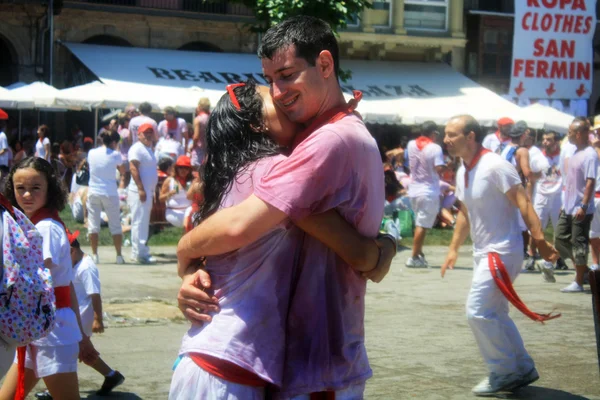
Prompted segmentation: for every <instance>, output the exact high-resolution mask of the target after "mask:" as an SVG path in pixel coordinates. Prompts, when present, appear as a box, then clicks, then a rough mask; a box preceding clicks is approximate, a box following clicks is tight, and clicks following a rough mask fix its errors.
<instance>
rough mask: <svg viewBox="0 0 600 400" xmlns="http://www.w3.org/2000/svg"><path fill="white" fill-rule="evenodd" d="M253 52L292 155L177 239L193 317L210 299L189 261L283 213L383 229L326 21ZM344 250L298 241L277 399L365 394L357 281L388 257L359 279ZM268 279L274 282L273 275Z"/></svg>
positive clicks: (273, 32)
mask: <svg viewBox="0 0 600 400" xmlns="http://www.w3.org/2000/svg"><path fill="white" fill-rule="evenodd" d="M258 53H259V57H260V58H261V62H262V67H263V74H264V76H265V78H266V80H267V82H269V86H270V93H271V96H272V99H273V103H275V105H276V107H277V109H278V110H281V111H282V112H283V113H284V114H285V115H286V117H288V118H289V119H290V120H291V121H293V122H295V123H298V124H299V125H301V127H302V129H301V131H300V132H299V133H298V134H296V135H295V136H294V138H293V141H292V149H293V150H292V152H291V153H290V155H289V157H287V158H285V159H282V160H276V161H274V162H273V165H272V166H270V167H269V168H268V169H267V171H266V173H265V174H264V175H263V176H262V177H261V179H260V181H258V182H256V183H255V184H254V187H253V194H252V195H250V196H249V197H248V198H246V199H245V200H244V201H242V202H241V203H239V204H237V205H235V206H232V207H229V208H227V209H223V210H219V211H218V212H216V213H215V214H214V215H211V216H210V217H208V218H206V219H203V221H202V222H201V223H200V224H199V225H198V226H197V227H196V228H194V229H193V230H192V231H191V232H189V233H188V234H186V235H185V236H184V237H183V238H182V240H181V241H180V242H179V245H178V251H177V255H178V261H179V268H178V270H179V273H180V275H181V276H184V281H183V284H182V287H181V289H180V292H179V297H178V300H179V304H180V308H182V309H183V311H184V314H185V315H186V316H187V317H188V318H191V319H197V320H200V321H206V320H208V319H210V315H207V312H209V311H211V310H213V309H214V307H215V306H216V304H215V298H214V296H211V295H210V294H209V293H206V292H205V291H203V290H201V289H205V290H206V289H210V279H211V278H210V275H209V274H207V273H206V271H204V270H202V269H198V270H197V271H196V269H197V265H196V262H195V260H196V259H197V258H199V257H202V256H212V255H218V254H225V253H228V252H230V251H233V250H236V249H240V248H243V247H245V246H252V245H256V244H257V243H260V242H261V241H262V240H264V238H265V236H266V235H268V234H269V232H271V231H272V229H274V228H275V227H276V226H279V224H281V223H283V222H284V221H287V220H288V219H289V220H291V221H293V222H295V223H300V221H302V220H303V219H304V218H306V217H308V216H315V215H318V214H319V213H323V212H325V211H329V210H336V211H338V212H339V213H340V214H341V215H342V217H343V218H344V219H345V220H346V221H348V222H349V223H350V225H351V226H352V227H353V228H355V229H356V230H357V231H358V232H360V233H361V234H363V235H365V236H369V237H375V236H376V235H377V232H378V230H379V226H380V224H381V219H382V216H383V205H384V200H385V199H384V193H385V191H384V179H383V177H384V173H383V166H382V163H381V157H380V153H379V150H378V148H377V144H376V142H375V140H374V139H373V137H372V136H371V135H370V134H369V132H368V130H367V129H366V127H365V125H364V123H363V122H362V120H361V118H360V116H359V115H357V114H356V113H355V112H354V109H355V107H356V104H357V103H358V101H359V100H360V98H361V94H360V93H357V92H356V93H354V99H352V100H351V101H349V102H346V100H345V98H344V96H343V93H342V90H341V87H340V84H339V80H338V71H339V68H340V66H339V49H338V46H337V41H336V38H335V35H334V34H333V32H332V30H331V28H330V27H329V25H328V24H327V23H326V22H324V21H322V20H320V19H318V18H314V17H307V16H296V17H292V18H290V19H287V20H285V21H283V22H282V23H280V24H278V25H276V26H274V27H272V28H270V29H269V30H268V31H267V32H266V33H265V35H264V36H263V40H262V42H261V47H260V49H259V51H258ZM209 186H210V184H208V183H207V184H206V188H208V187H209ZM303 229H305V230H306V231H307V232H308V233H310V234H311V235H318V234H319V232H329V233H330V236H332V235H333V234H334V233H335V231H331V230H329V229H328V228H327V226H324V227H322V228H321V229H317V230H316V231H312V230H311V229H310V228H309V227H303ZM343 252H344V250H341V252H338V251H335V253H334V250H332V249H330V248H328V247H327V246H325V245H324V244H323V243H321V242H320V241H319V240H318V239H317V238H316V237H313V236H308V235H307V236H306V237H305V238H304V241H303V245H302V251H301V260H300V263H299V266H298V271H297V273H296V276H295V277H294V280H293V286H292V287H293V292H292V295H291V298H290V305H289V312H288V314H287V324H286V335H285V348H286V351H285V364H284V372H283V381H282V387H281V390H280V393H279V397H280V398H285V399H296V398H297V399H300V398H308V397H307V396H313V394H314V395H315V396H333V395H335V396H336V398H338V399H348V398H362V396H363V392H364V388H365V382H366V380H367V379H368V378H369V377H371V375H372V371H371V368H370V366H369V361H368V358H367V352H366V348H365V338H364V332H365V329H364V311H365V307H364V306H365V304H364V301H365V294H366V280H365V279H364V278H365V276H366V277H367V278H368V277H371V278H373V280H374V281H379V280H381V279H382V278H383V276H385V274H386V273H387V271H388V269H389V264H388V265H385V266H382V267H381V268H375V270H373V271H371V272H366V273H363V274H362V275H361V274H360V273H357V272H356V271H354V270H353V269H352V268H351V265H353V263H352V262H350V263H349V262H348V261H347V260H345V259H344V258H341V257H339V256H336V253H337V254H342V255H343ZM368 268H373V265H370V266H369V267H368ZM370 274H376V275H377V276H376V277H375V276H372V275H370ZM212 278H213V279H215V278H218V276H217V275H215V274H213V276H212ZM267 283H268V284H269V285H274V286H279V283H278V282H277V281H276V280H275V279H271V280H270V281H268V282H267ZM270 318H273V316H270ZM211 324H212V323H211Z"/></svg>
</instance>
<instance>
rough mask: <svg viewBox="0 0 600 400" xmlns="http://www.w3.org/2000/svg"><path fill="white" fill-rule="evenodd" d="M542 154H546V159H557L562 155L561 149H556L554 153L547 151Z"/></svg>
mask: <svg viewBox="0 0 600 400" xmlns="http://www.w3.org/2000/svg"><path fill="white" fill-rule="evenodd" d="M542 153H544V156H546V157H550V158H552V157H556V156H557V155H559V154H560V147H559V148H558V149H556V151H555V152H553V153H546V150H542Z"/></svg>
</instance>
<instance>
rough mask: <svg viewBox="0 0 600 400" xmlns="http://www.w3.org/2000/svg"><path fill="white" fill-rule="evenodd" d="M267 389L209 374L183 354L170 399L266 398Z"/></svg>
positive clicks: (261, 399) (175, 373)
mask: <svg viewBox="0 0 600 400" xmlns="http://www.w3.org/2000/svg"><path fill="white" fill-rule="evenodd" d="M264 398H265V390H264V388H261V387H252V386H246V385H240V384H237V383H232V382H227V381H225V380H223V379H220V378H217V377H216V376H214V375H211V374H209V373H208V372H206V371H205V370H203V369H202V368H200V367H199V366H197V365H196V363H194V361H192V359H191V358H189V357H188V356H187V355H186V356H183V357H182V359H181V361H180V362H179V364H178V365H177V368H175V372H174V373H173V379H172V380H171V388H170V389H169V400H198V399H202V400H264Z"/></svg>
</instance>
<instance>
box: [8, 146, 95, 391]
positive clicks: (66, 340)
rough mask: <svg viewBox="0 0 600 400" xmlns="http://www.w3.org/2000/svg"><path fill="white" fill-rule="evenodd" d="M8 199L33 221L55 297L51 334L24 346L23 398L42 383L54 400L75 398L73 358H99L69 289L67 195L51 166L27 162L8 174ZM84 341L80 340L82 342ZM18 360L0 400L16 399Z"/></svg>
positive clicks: (39, 160)
mask: <svg viewBox="0 0 600 400" xmlns="http://www.w3.org/2000/svg"><path fill="white" fill-rule="evenodd" d="M6 197H7V198H8V199H9V200H10V201H11V202H12V204H13V205H15V206H16V207H18V208H19V209H20V210H22V211H23V212H24V213H25V215H27V217H28V218H29V219H30V220H31V222H33V223H34V224H35V226H36V228H37V229H38V231H39V232H40V233H41V235H42V238H43V248H42V252H43V257H44V264H45V266H46V267H47V268H48V269H49V270H50V273H51V275H52V281H53V284H54V292H55V295H56V319H55V322H54V327H53V329H52V330H51V331H50V333H49V334H48V335H47V336H46V337H44V338H42V339H38V340H36V341H35V342H33V343H31V344H30V345H29V346H27V352H26V358H25V373H24V386H21V388H19V389H20V390H19V392H21V390H24V395H25V396H26V395H27V393H29V391H31V389H32V388H33V387H34V386H35V384H36V383H37V381H38V380H39V379H40V378H42V379H43V380H44V383H45V384H46V387H47V388H48V390H49V391H50V394H51V395H52V397H53V398H55V399H61V400H62V399H67V400H70V399H79V384H78V380H77V357H78V355H79V358H80V359H81V360H82V361H89V362H93V360H95V359H96V358H97V356H98V353H97V352H96V350H95V349H94V347H93V345H92V343H91V342H90V340H89V338H88V337H87V336H85V335H82V332H83V330H82V327H81V321H80V317H79V305H78V303H77V297H76V296H75V291H74V289H73V284H72V279H73V267H72V264H71V249H70V245H69V240H68V238H67V233H66V231H65V226H64V224H63V223H62V221H61V220H60V217H59V216H58V211H60V210H62V209H63V208H64V207H65V204H66V202H67V194H66V192H65V190H64V189H63V186H62V183H61V181H60V180H59V179H58V177H57V176H56V173H55V171H54V169H53V168H52V166H51V165H50V163H49V162H48V161H46V160H44V159H42V158H38V157H28V158H25V159H23V160H22V161H21V162H19V163H18V164H17V165H16V166H15V167H14V168H13V170H12V171H11V173H10V175H9V177H8V182H7V185H6ZM82 337H83V339H82ZM18 370H19V368H18V366H17V360H16V359H15V364H13V365H12V367H11V369H10V371H9V372H8V374H7V376H6V380H5V381H4V384H3V385H2V388H1V389H0V400H12V399H13V398H15V393H16V392H17V387H18V386H19V383H21V384H22V382H23V381H20V382H19V378H20V376H19V375H20V374H19V373H18Z"/></svg>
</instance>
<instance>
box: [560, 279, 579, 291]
mask: <svg viewBox="0 0 600 400" xmlns="http://www.w3.org/2000/svg"><path fill="white" fill-rule="evenodd" d="M560 291H561V292H563V293H582V292H583V287H582V286H579V284H578V283H577V282H575V281H573V282H571V284H570V285H569V286H567V287H564V288H562V289H560Z"/></svg>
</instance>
